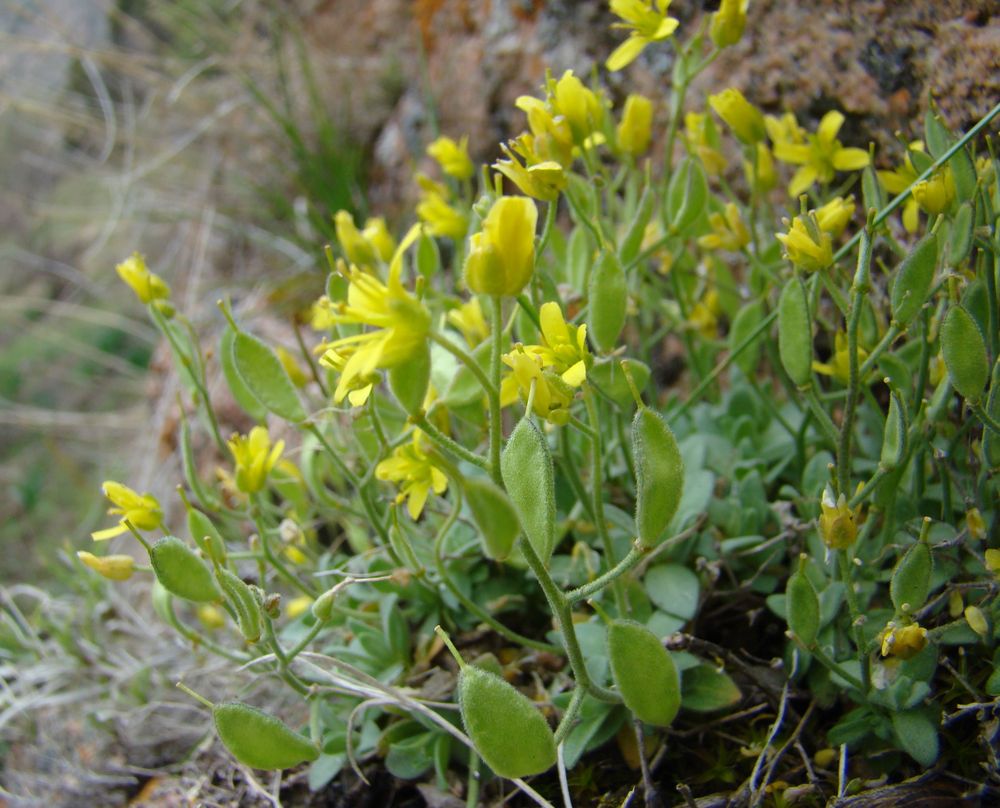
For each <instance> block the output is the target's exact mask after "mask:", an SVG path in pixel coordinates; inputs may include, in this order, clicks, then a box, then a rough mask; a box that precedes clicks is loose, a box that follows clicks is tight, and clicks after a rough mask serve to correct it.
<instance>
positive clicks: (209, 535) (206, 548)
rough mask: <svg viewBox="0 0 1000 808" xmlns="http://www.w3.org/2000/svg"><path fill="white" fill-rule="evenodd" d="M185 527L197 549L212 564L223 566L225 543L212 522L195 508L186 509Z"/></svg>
mask: <svg viewBox="0 0 1000 808" xmlns="http://www.w3.org/2000/svg"><path fill="white" fill-rule="evenodd" d="M187 525H188V532H189V533H190V534H191V538H192V539H194V543H195V544H197V545H198V548H199V549H200V550H201V551H202V552H203V553H205V554H206V555H207V556H208V557H209V558H210V559H212V560H213V561H214V562H216V563H218V564H224V563H225V561H226V542H225V541H224V540H223V538H222V534H221V533H219V531H218V529H217V528H216V527H215V525H214V524H213V522H212V520H211V519H209V518H208V516H207V515H205V514H204V513H202V512H201V511H199V510H198V509H197V508H188V512H187Z"/></svg>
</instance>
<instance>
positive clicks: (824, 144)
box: [771, 110, 869, 197]
mask: <svg viewBox="0 0 1000 808" xmlns="http://www.w3.org/2000/svg"><path fill="white" fill-rule="evenodd" d="M789 117H791V118H792V122H794V116H791V115H790V113H789ZM843 125H844V115H843V113H841V112H837V111H836V110H831V111H830V112H828V113H826V115H824V116H823V118H822V120H821V121H820V122H819V127H818V128H817V129H816V134H815V135H809V136H808V138H807V142H805V143H803V142H801V141H800V140H799V135H800V133H801V130H799V129H798V125H797V124H794V126H788V128H787V132H786V133H788V134H792V133H794V134H793V135H792V137H789V138H788V139H775V137H774V134H778V135H779V138H780V136H781V134H782V133H781V131H780V128H779V127H775V131H774V133H773V134H772V136H771V139H772V140H774V156H775V157H777V158H778V159H779V160H781V161H782V162H784V163H792V164H794V165H798V166H801V168H799V170H798V171H796V172H795V174H794V176H793V177H792V181H791V182H790V183H789V185H788V193H789V194H790V195H791V196H793V197H795V196H798V195H799V194H801V193H802V192H803V191H805V190H806V189H807V188H809V187H810V186H811V185H813V184H814V183H815V182H817V181H819V182H821V183H822V184H824V185H826V184H827V183H829V182H831V181H832V180H833V177H834V173H835V172H837V171H854V170H856V169H860V168H864V167H865V166H866V165H868V162H869V159H868V152H866V151H865V150H864V149H855V148H844V146H843V145H842V144H841V142H840V141H839V140H837V133H838V132H839V131H840V127H841V126H843ZM786 126H787V119H786Z"/></svg>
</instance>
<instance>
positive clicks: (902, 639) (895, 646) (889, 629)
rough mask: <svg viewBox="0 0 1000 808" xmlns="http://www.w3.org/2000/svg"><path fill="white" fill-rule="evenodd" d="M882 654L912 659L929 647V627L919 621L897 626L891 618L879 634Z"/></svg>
mask: <svg viewBox="0 0 1000 808" xmlns="http://www.w3.org/2000/svg"><path fill="white" fill-rule="evenodd" d="M879 641H880V643H881V647H882V656H884V657H888V656H892V657H896V658H897V659H912V658H913V657H915V656H916V655H917V654H919V653H920V652H921V651H923V650H924V648H926V647H927V629H925V628H923V627H921V626H920V624H919V623H910V624H909V625H906V626H897V625H896V623H895V621H893V620H890V621H889V623H888V624H887V625H886V627H885V628H884V629H882V633H881V634H879Z"/></svg>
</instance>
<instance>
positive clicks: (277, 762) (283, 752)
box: [212, 701, 319, 770]
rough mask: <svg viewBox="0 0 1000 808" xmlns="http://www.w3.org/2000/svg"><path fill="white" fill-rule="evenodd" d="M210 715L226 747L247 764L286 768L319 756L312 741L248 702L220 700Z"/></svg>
mask: <svg viewBox="0 0 1000 808" xmlns="http://www.w3.org/2000/svg"><path fill="white" fill-rule="evenodd" d="M212 718H213V719H214V720H215V730H216V732H218V733H219V738H220V739H221V740H222V743H223V744H224V745H225V747H226V749H228V750H229V751H230V753H231V754H232V756H233V757H234V758H236V759H237V760H238V761H239V762H240V763H243V764H245V765H247V766H250V767H251V768H254V769H268V770H276V769H289V768H291V767H292V766H298V765H299V764H300V763H311V762H312V761H314V760H316V758H318V757H319V747H318V746H316V744H314V743H313V742H312V741H310V740H309V739H308V738H306V737H305V736H304V735H300V734H299V733H298V732H295V731H294V730H292V729H290V728H289V727H288V726H286V725H285V724H284V723H282V722H281V721H279V720H278V719H277V718H275V717H274V716H273V715H268V714H267V713H265V712H263V711H262V710H258V709H257V708H256V707H251V706H250V705H249V704H243V703H242V702H238V701H226V702H221V703H219V704H216V705H215V707H214V708H213V709H212Z"/></svg>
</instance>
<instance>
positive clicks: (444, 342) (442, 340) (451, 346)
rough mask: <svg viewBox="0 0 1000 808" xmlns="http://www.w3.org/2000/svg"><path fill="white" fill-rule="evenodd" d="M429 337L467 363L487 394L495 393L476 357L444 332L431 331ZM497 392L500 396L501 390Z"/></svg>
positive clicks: (460, 360)
mask: <svg viewBox="0 0 1000 808" xmlns="http://www.w3.org/2000/svg"><path fill="white" fill-rule="evenodd" d="M428 337H429V338H430V340H431V341H432V342H436V343H437V344H438V345H440V346H441V347H442V348H444V349H445V350H446V351H447V352H448V353H450V354H451V355H452V356H454V357H455V358H456V359H457V360H458V361H459V362H461V363H462V364H463V365H465V366H466V367H467V368H468V369H469V370H470V371H471V372H472V375H473V376H475V377H476V381H478V382H479V383H480V384H481V385H482V387H483V390H485V391H486V394H487V395H493V384H492V382H490V380H489V378H488V377H487V375H486V373H485V372H484V371H483V369H482V368H481V367H479V363H478V362H477V361H476V360H475V359H473V358H472V356H471V355H470V354H468V353H467V352H466V351H464V350H462V349H461V348H460V347H458V346H457V345H456V344H455V343H454V342H452V341H451V340H450V339H448V338H447V337H446V336H444V335H443V334H438V333H437V332H436V331H431V332H430V334H429V335H428ZM496 394H497V396H499V395H500V391H499V390H497V391H496Z"/></svg>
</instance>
